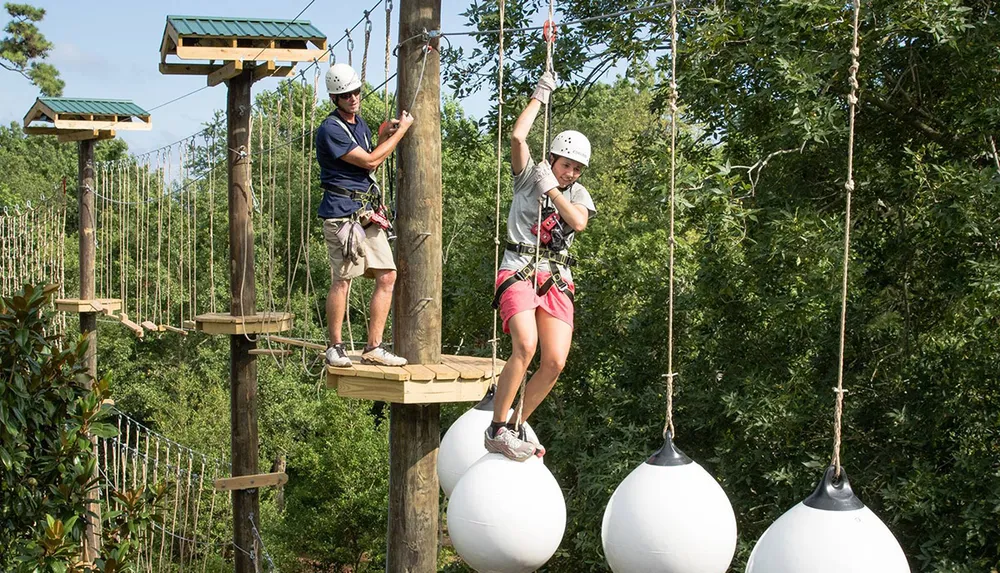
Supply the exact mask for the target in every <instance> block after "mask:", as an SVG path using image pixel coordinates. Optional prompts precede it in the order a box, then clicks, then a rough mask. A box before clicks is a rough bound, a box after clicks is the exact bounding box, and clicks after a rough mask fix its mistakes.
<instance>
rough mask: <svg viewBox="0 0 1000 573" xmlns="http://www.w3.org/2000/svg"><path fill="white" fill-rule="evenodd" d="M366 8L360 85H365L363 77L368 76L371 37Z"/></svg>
mask: <svg viewBox="0 0 1000 573" xmlns="http://www.w3.org/2000/svg"><path fill="white" fill-rule="evenodd" d="M368 16H369V14H368V10H365V50H364V51H363V52H361V86H362V87H364V85H365V78H367V77H368V41H369V40H371V37H372V21H371V18H369V17H368Z"/></svg>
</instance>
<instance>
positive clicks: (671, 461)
mask: <svg viewBox="0 0 1000 573" xmlns="http://www.w3.org/2000/svg"><path fill="white" fill-rule="evenodd" d="M646 463H647V464H649V465H651V466H684V465H687V464H689V463H691V458H689V457H687V455H686V454H685V453H684V452H682V451H680V450H679V449H677V446H675V445H674V440H673V438H672V436H671V435H670V432H667V433H666V435H664V436H663V447H662V448H660V449H659V450H657V452H656V453H655V454H653V455H651V456H649V459H648V460H646Z"/></svg>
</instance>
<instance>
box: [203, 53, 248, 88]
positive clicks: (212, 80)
mask: <svg viewBox="0 0 1000 573" xmlns="http://www.w3.org/2000/svg"><path fill="white" fill-rule="evenodd" d="M242 73H243V61H242V60H236V61H233V62H229V63H228V64H226V65H224V66H222V67H221V68H219V69H217V70H215V71H214V72H212V73H210V74H208V85H209V87H214V86H217V85H219V84H221V83H222V82H225V81H229V80H230V79H232V78H233V77H235V76H238V75H240V74H242Z"/></svg>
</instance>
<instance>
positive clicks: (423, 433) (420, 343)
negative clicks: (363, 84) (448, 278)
mask: <svg viewBox="0 0 1000 573" xmlns="http://www.w3.org/2000/svg"><path fill="white" fill-rule="evenodd" d="M440 24H441V0H402V1H401V2H400V8H399V33H398V37H399V38H413V37H417V38H422V39H419V40H413V41H409V42H403V43H402V44H401V45H400V46H399V52H398V62H399V63H398V66H399V68H398V76H397V77H398V89H397V97H398V102H399V108H400V110H404V109H405V110H407V111H409V112H411V113H412V114H413V116H414V118H415V121H414V122H413V126H412V127H411V128H410V131H409V133H408V134H407V137H405V138H404V139H403V140H402V141H401V142H400V145H399V147H398V148H397V151H396V153H397V157H398V163H397V165H398V166H399V167H398V172H397V182H398V190H399V192H398V194H397V211H398V212H397V217H396V232H397V234H398V237H399V239H398V240H397V241H396V261H397V264H396V266H397V269H398V271H397V272H398V276H397V280H396V295H395V297H394V305H395V307H394V312H393V328H392V331H393V338H394V343H395V349H396V352H397V353H398V354H400V355H402V356H403V357H405V358H406V359H407V360H409V361H410V362H411V363H417V364H438V363H440V362H441V291H442V279H441V270H442V262H441V244H442V238H441V108H440V105H441V104H440V101H441V80H440V59H439V57H438V51H437V40H436V38H432V37H431V36H432V35H433V34H430V33H429V32H433V31H436V30H438V29H439V28H440ZM440 422H441V410H440V406H439V405H438V404H428V405H419V404H395V403H394V404H392V409H391V415H390V429H389V550H388V556H387V562H386V563H387V569H386V570H387V571H389V572H390V573H393V572H400V573H402V572H407V573H415V572H432V571H436V570H437V539H438V537H437V536H438V477H437V470H436V466H437V456H438V446H439V445H440V443H441V429H440Z"/></svg>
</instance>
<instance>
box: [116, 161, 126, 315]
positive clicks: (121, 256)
mask: <svg viewBox="0 0 1000 573" xmlns="http://www.w3.org/2000/svg"><path fill="white" fill-rule="evenodd" d="M124 168H125V165H124V164H123V163H119V164H118V200H119V205H120V208H119V209H118V296H119V297H121V299H122V310H124V309H125V308H126V307H125V305H126V301H127V299H128V296H127V294H128V293H126V292H125V253H126V249H125V234H126V233H125V228H126V227H125V225H126V222H125V219H126V214H127V211H126V210H125V208H126V204H125V203H124V201H127V199H126V193H125V187H126V186H127V181H128V175H127V174H126V173H123V172H124V170H125V169H124Z"/></svg>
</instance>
